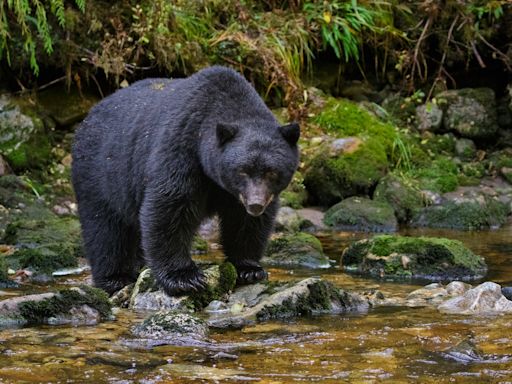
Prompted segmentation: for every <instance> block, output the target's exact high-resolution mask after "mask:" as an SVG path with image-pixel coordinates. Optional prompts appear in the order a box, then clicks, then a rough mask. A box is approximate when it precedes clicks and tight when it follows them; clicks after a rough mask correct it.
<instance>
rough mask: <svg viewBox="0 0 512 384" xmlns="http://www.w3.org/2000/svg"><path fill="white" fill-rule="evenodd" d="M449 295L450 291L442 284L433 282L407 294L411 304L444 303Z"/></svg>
mask: <svg viewBox="0 0 512 384" xmlns="http://www.w3.org/2000/svg"><path fill="white" fill-rule="evenodd" d="M447 296H448V291H447V290H446V288H445V287H443V285H442V284H439V283H432V284H429V285H426V286H425V287H423V288H420V289H417V290H415V291H413V292H411V293H409V295H407V298H406V302H407V305H409V306H426V305H435V304H440V303H442V302H443V301H444V300H445V299H446V297H447Z"/></svg>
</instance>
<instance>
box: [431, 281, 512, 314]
mask: <svg viewBox="0 0 512 384" xmlns="http://www.w3.org/2000/svg"><path fill="white" fill-rule="evenodd" d="M438 309H439V310H440V311H441V312H443V313H450V314H457V315H484V316H488V315H496V314H504V313H512V301H510V300H508V299H507V298H506V297H505V296H503V294H502V292H501V287H500V286H499V285H498V284H496V283H493V282H486V283H483V284H480V285H479V286H477V287H475V288H473V289H470V290H468V291H466V292H464V293H463V294H462V295H460V296H457V297H454V298H452V299H449V300H447V301H445V302H444V303H442V304H441V305H440V306H439V307H438Z"/></svg>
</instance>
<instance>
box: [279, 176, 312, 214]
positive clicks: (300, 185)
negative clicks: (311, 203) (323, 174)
mask: <svg viewBox="0 0 512 384" xmlns="http://www.w3.org/2000/svg"><path fill="white" fill-rule="evenodd" d="M306 199H307V192H306V187H305V186H304V177H303V176H302V174H301V173H300V172H295V174H294V176H293V179H292V181H291V183H290V185H288V187H287V188H286V189H285V190H284V191H283V192H281V194H280V195H279V200H280V203H281V206H283V207H291V208H293V209H300V208H302V206H303V204H304V202H305V201H306Z"/></svg>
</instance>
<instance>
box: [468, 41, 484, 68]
mask: <svg viewBox="0 0 512 384" xmlns="http://www.w3.org/2000/svg"><path fill="white" fill-rule="evenodd" d="M471 49H472V50H473V53H474V54H475V57H476V60H477V61H478V64H480V67H481V68H487V66H486V65H485V63H484V61H483V60H482V57H481V56H480V53H478V50H477V49H476V45H475V42H474V41H471Z"/></svg>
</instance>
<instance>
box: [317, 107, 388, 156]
mask: <svg viewBox="0 0 512 384" xmlns="http://www.w3.org/2000/svg"><path fill="white" fill-rule="evenodd" d="M312 121H313V122H314V123H316V124H319V125H320V126H321V127H323V128H325V129H326V130H327V131H330V132H332V133H334V134H336V136H337V137H347V136H370V137H379V138H380V140H381V142H382V143H383V145H385V146H388V147H390V146H391V145H392V144H393V140H394V139H395V137H396V131H395V128H394V127H393V125H391V124H388V123H385V122H383V121H381V120H379V119H378V118H377V117H376V116H374V115H373V114H371V113H370V112H368V111H367V110H366V109H364V108H362V107H361V106H359V105H358V104H356V103H354V102H352V101H350V100H347V99H330V100H329V101H328V102H327V103H326V105H325V107H324V109H323V110H322V112H321V113H320V114H319V115H318V116H316V117H314V118H313V119H312Z"/></svg>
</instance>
